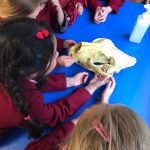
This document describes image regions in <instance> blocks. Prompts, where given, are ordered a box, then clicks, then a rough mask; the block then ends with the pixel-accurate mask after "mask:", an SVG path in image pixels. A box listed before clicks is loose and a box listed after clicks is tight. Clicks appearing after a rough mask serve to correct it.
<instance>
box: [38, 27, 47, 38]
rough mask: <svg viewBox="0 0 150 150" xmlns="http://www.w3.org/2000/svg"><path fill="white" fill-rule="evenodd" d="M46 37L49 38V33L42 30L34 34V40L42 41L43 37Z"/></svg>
mask: <svg viewBox="0 0 150 150" xmlns="http://www.w3.org/2000/svg"><path fill="white" fill-rule="evenodd" d="M48 36H49V32H48V30H46V29H42V30H41V31H39V32H37V33H36V38H38V39H40V40H42V39H44V38H45V37H48Z"/></svg>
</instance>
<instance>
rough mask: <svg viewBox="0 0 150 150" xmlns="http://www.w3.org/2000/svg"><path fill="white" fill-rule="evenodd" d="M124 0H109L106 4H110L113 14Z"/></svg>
mask: <svg viewBox="0 0 150 150" xmlns="http://www.w3.org/2000/svg"><path fill="white" fill-rule="evenodd" d="M124 1H125V0H115V1H114V0H110V2H109V3H108V5H107V6H110V7H111V8H112V9H113V11H112V13H114V14H115V13H117V12H118V10H119V8H120V7H121V6H122V5H123V3H124Z"/></svg>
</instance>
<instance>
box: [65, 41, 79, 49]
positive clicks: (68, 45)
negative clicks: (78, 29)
mask: <svg viewBox="0 0 150 150" xmlns="http://www.w3.org/2000/svg"><path fill="white" fill-rule="evenodd" d="M75 44H77V43H76V42H75V41H73V40H65V41H64V42H63V48H70V47H71V46H74V45H75Z"/></svg>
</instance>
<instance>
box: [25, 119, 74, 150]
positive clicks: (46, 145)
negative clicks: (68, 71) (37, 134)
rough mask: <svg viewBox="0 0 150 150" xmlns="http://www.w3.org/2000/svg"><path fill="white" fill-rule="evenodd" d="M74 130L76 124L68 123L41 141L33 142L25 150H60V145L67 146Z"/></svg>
mask: <svg viewBox="0 0 150 150" xmlns="http://www.w3.org/2000/svg"><path fill="white" fill-rule="evenodd" d="M73 128H74V124H73V123H72V122H71V121H70V122H67V123H65V124H64V125H62V126H60V127H59V128H56V129H55V130H53V131H52V132H51V133H49V134H48V135H46V136H43V137H42V138H40V139H39V140H34V141H32V142H31V143H30V144H29V145H28V146H27V147H26V148H25V150H60V145H63V144H65V141H66V139H68V136H69V135H70V133H71V131H72V129H73Z"/></svg>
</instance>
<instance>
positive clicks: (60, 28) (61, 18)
mask: <svg viewBox="0 0 150 150" xmlns="http://www.w3.org/2000/svg"><path fill="white" fill-rule="evenodd" d="M57 1H58V0H57ZM58 4H59V3H56V2H55V4H53V2H52V1H51V0H49V1H48V2H47V4H46V6H45V7H44V8H43V9H42V10H41V11H40V13H39V14H38V16H37V19H38V20H42V21H45V22H46V23H48V24H49V25H50V26H51V27H52V28H53V30H54V31H55V32H62V33H63V32H65V31H66V29H67V28H68V21H67V16H66V15H65V13H64V12H63V10H62V8H61V6H60V5H58ZM58 10H59V11H58Z"/></svg>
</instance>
